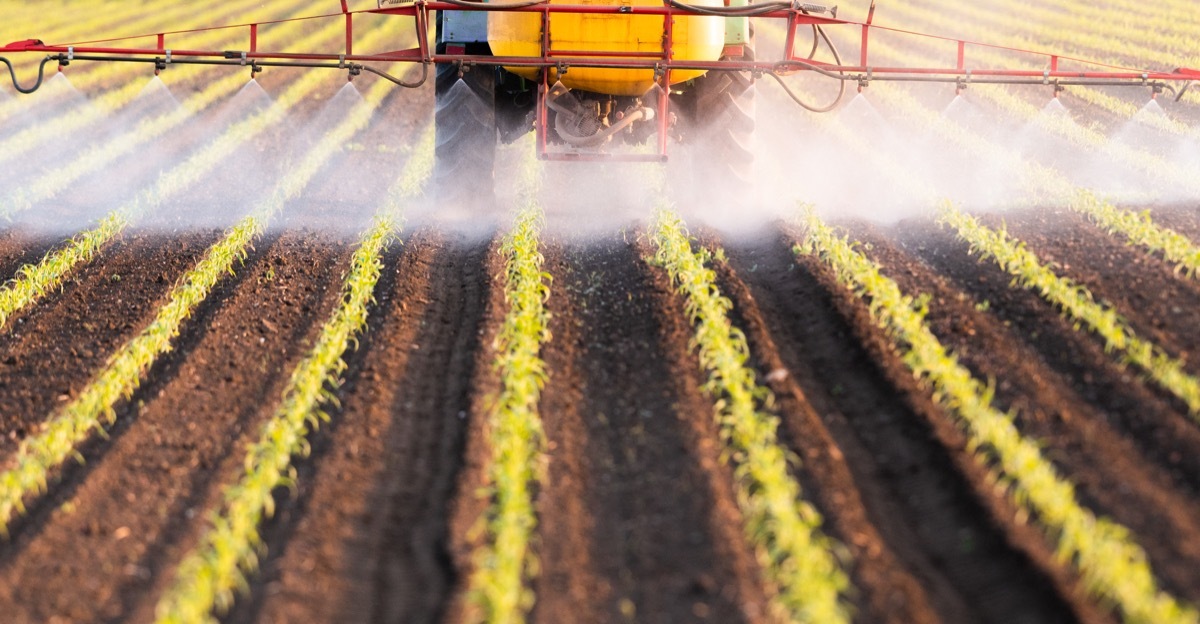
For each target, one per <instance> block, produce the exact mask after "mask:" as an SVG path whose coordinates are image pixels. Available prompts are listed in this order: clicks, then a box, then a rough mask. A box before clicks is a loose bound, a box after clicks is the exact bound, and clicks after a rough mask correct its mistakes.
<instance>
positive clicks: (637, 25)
mask: <svg viewBox="0 0 1200 624" xmlns="http://www.w3.org/2000/svg"><path fill="white" fill-rule="evenodd" d="M550 3H551V4H568V5H598V6H606V5H607V6H655V7H660V6H663V4H662V0H550ZM690 4H698V5H701V6H724V2H723V1H722V0H697V1H694V2H691V3H690ZM541 41H542V16H541V14H540V13H523V12H516V11H513V12H508V11H493V12H490V13H488V44H489V45H491V48H492V54H494V55H496V56H529V57H534V58H538V57H540V56H541ZM550 46H551V49H553V50H570V51H582V50H586V51H589V52H597V51H603V52H643V53H645V55H646V57H645V58H659V57H661V55H662V49H663V18H662V16H661V15H589V14H581V13H554V14H552V15H551V16H550ZM724 47H725V23H724V19H723V18H720V17H707V16H703V17H702V16H694V15H689V16H682V15H681V16H676V17H675V28H674V45H673V49H674V52H675V54H674V58H675V60H677V61H683V60H687V61H715V60H717V59H719V58H720V56H721V50H722V49H724ZM506 69H508V70H509V71H511V72H513V73H515V74H518V75H521V76H524V77H526V78H529V79H536V78H537V72H538V70H537V69H533V68H527V67H526V68H522V67H508V68H506ZM703 73H704V72H703V71H690V70H689V71H682V70H676V71H673V72H671V83H672V84H674V83H678V82H683V81H685V80H691V79H693V78H696V77H698V76H700V75H702V74H703ZM555 74H556V72H554V71H553V70H552V71H551V82H553V81H554V80H555V78H557V76H556V75H555ZM562 82H563V84H564V85H566V86H567V87H568V88H571V89H582V90H584V91H592V92H595V93H604V94H608V95H633V96H637V95H642V94H644V93H646V91H649V90H650V88H651V87H653V86H654V71H653V70H649V69H601V68H591V67H570V68H569V69H568V71H567V73H566V75H564V76H562Z"/></svg>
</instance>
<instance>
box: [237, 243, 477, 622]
mask: <svg viewBox="0 0 1200 624" xmlns="http://www.w3.org/2000/svg"><path fill="white" fill-rule="evenodd" d="M488 249H489V245H488V241H486V240H474V241H468V240H464V239H461V238H459V237H456V236H454V235H447V234H445V233H439V232H433V231H429V230H423V231H419V232H417V233H416V234H415V235H414V236H412V237H411V238H408V239H407V240H406V241H405V243H404V245H403V247H402V248H400V250H399V251H398V253H394V254H390V255H389V257H388V259H387V265H386V266H388V267H393V268H392V269H391V270H388V271H386V272H385V274H384V277H383V279H381V281H380V284H379V286H378V288H377V289H376V290H377V292H378V293H379V294H378V296H377V299H378V306H377V308H376V309H374V310H373V311H372V317H371V319H370V320H369V325H368V330H367V331H366V332H365V333H364V335H363V338H362V340H361V341H360V345H359V349H358V350H357V352H355V353H351V354H348V363H349V369H348V371H347V373H346V384H345V385H344V386H343V389H342V391H341V392H340V393H339V395H340V397H341V403H342V407H341V408H340V409H336V410H333V411H331V414H332V425H331V426H330V428H329V429H328V430H326V431H323V433H322V434H321V435H319V436H318V438H317V440H316V442H315V444H314V453H313V455H312V457H311V458H310V459H309V460H307V461H306V462H304V464H303V465H302V467H301V475H300V482H299V490H298V492H297V495H296V496H295V497H294V499H295V502H294V503H293V502H292V501H291V499H289V501H288V502H286V503H285V504H284V505H283V506H282V507H281V509H280V513H279V515H278V516H277V519H276V520H275V521H273V522H271V523H270V524H269V525H268V528H267V533H266V535H267V545H268V549H269V550H268V552H269V553H270V556H269V558H268V559H266V560H265V561H264V562H263V573H262V574H261V576H260V577H259V578H258V579H257V580H256V581H255V584H254V586H253V593H252V598H251V599H250V600H247V601H245V603H244V605H243V606H241V607H239V608H238V609H237V610H236V612H235V613H234V614H232V616H231V618H229V620H230V621H233V622H240V621H246V622H249V621H259V622H296V621H316V622H334V621H337V622H370V621H388V622H394V621H403V622H436V621H438V620H439V616H440V614H441V613H442V611H443V610H444V609H445V607H446V601H447V599H448V592H449V590H450V588H451V587H452V586H453V584H454V581H455V570H454V569H453V568H452V567H451V566H450V562H449V558H448V554H447V550H446V548H447V546H446V544H447V536H446V527H447V516H448V506H449V504H450V501H451V498H452V496H453V495H454V493H455V492H454V484H455V478H456V477H457V473H458V469H459V466H460V464H461V461H462V460H461V458H462V447H463V441H464V440H465V436H466V430H467V428H468V427H469V426H471V422H470V421H468V420H467V418H466V415H467V414H468V413H469V412H470V410H471V405H470V396H471V392H470V387H469V385H468V384H469V382H470V380H471V379H473V377H474V370H473V367H474V366H475V363H476V360H475V354H476V352H477V351H478V350H479V326H480V323H481V321H482V318H483V311H484V305H485V303H486V293H487V291H488V281H489V275H488V274H487V273H486V272H485V270H484V265H485V257H486V254H487V253H488ZM314 466H315V467H314Z"/></svg>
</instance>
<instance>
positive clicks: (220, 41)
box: [0, 0, 338, 213]
mask: <svg viewBox="0 0 1200 624" xmlns="http://www.w3.org/2000/svg"><path fill="white" fill-rule="evenodd" d="M283 1H285V0H276V3H277V4H279V3H282V2H283ZM300 25H301V23H291V24H287V25H286V26H287V30H288V31H289V32H288V33H287V34H286V35H284V36H291V35H292V34H293V33H298V32H300V30H301V29H300ZM337 30H338V28H337V26H336V25H334V27H333V28H332V29H327V31H326V32H327V33H328V37H327V38H328V39H329V40H333V39H334V38H335V36H336V34H337V32H336V31H337ZM280 31H282V29H280ZM280 31H276V32H273V33H272V35H273V36H276V37H278V36H279V35H280V34H282V33H281V32H280ZM194 38H195V39H196V41H195V45H196V46H201V47H203V48H206V49H214V50H220V49H225V48H228V47H233V46H234V45H236V44H237V43H239V42H240V41H241V40H242V39H244V35H243V34H241V33H238V34H236V35H235V34H233V33H231V32H229V31H223V30H216V31H211V32H207V33H202V34H200V35H197V36H195V37H194ZM320 41H321V39H314V38H312V37H309V38H307V40H306V41H305V42H304V44H302V45H312V44H314V43H319V42H320ZM117 65H120V64H119V63H118V64H117ZM144 67H145V66H143V65H136V64H129V65H125V68H126V69H128V70H131V71H126V72H124V73H123V75H120V76H102V77H101V78H103V79H105V80H107V81H109V83H110V84H112V83H116V84H121V85H123V86H121V87H118V88H116V89H113V90H111V91H108V92H106V93H104V94H103V95H101V96H99V97H97V98H95V99H94V100H92V101H90V102H89V104H90V105H89V106H77V107H71V108H70V109H69V110H66V111H63V113H62V114H61V115H58V116H50V117H49V118H47V119H43V120H41V122H40V123H36V124H32V125H30V126H29V127H27V128H24V129H22V130H20V131H19V132H16V133H14V134H12V135H10V136H7V137H4V138H3V139H2V140H0V163H3V162H8V161H12V160H16V159H17V158H20V157H21V156H24V155H25V154H27V153H29V152H31V151H33V150H34V149H35V148H37V147H39V146H41V145H44V144H46V143H47V142H49V141H52V140H54V139H56V138H58V137H63V136H71V135H72V134H75V133H78V132H79V131H80V130H82V129H85V128H89V127H92V126H94V125H95V124H96V123H98V122H103V120H104V119H105V118H106V117H108V116H109V115H111V114H112V113H113V112H114V111H116V110H118V109H120V108H121V107H122V106H125V105H126V104H129V103H130V102H132V101H133V100H134V98H135V97H137V96H138V94H139V93H141V92H142V89H143V88H144V84H145V83H144V82H143V81H141V80H134V79H133V78H134V76H135V74H134V72H133V71H132V70H136V69H139V68H140V69H142V70H143V71H144ZM202 70H203V71H198V72H194V73H195V74H196V77H197V78H203V77H204V76H206V75H208V74H212V73H215V72H216V71H219V70H224V71H225V72H226V73H228V74H229V76H227V77H226V78H225V79H223V80H221V81H220V82H221V83H223V84H222V87H223V88H220V89H218V88H215V85H212V86H209V87H207V88H206V89H205V91H206V92H209V93H215V94H219V95H222V96H223V95H225V94H227V93H231V92H232V91H233V89H234V88H235V87H234V86H231V85H230V84H229V82H230V80H229V78H236V77H237V75H236V74H233V73H231V72H228V70H226V69H225V68H220V67H218V66H215V65H206V66H202ZM242 82H244V80H243V81H242ZM214 99H216V98H215V97H211V96H210V97H208V98H202V97H198V96H193V97H191V98H189V102H190V101H193V100H194V101H195V102H194V103H186V102H185V103H184V104H183V106H181V107H180V108H179V109H176V110H175V111H173V112H172V113H170V114H169V115H166V116H164V117H177V118H179V121H174V122H168V123H166V124H164V123H162V122H157V123H148V122H141V123H139V124H138V126H137V127H136V128H134V129H133V130H132V131H130V132H128V133H126V134H125V135H124V136H123V137H122V139H125V140H129V138H134V141H135V144H140V143H142V142H145V141H149V140H150V139H152V138H154V137H157V136H160V135H161V134H162V133H163V132H164V131H165V130H157V129H156V128H155V126H163V127H165V129H170V128H173V127H176V126H178V125H179V124H180V123H182V120H183V119H187V118H188V117H189V116H190V115H192V114H194V113H196V112H198V111H199V110H201V109H202V108H203V107H204V105H207V104H208V103H211V102H212V101H213V100H214ZM197 104H199V106H197ZM147 126H150V127H149V128H147ZM137 139H140V140H137ZM131 149H132V147H126V146H123V145H120V146H114V145H108V144H106V145H101V146H97V147H96V148H94V149H93V150H92V152H91V153H90V154H83V155H81V156H80V157H79V159H78V160H80V161H83V162H88V163H92V162H98V163H100V165H97V166H93V167H91V168H82V170H81V168H80V167H79V166H77V165H76V166H72V167H64V168H61V169H58V170H55V171H54V173H53V175H51V176H46V177H45V178H50V179H54V178H58V177H62V175H63V174H69V175H68V176H66V177H68V178H69V179H70V180H71V181H73V180H75V179H78V178H79V177H81V176H82V175H84V174H85V173H89V172H91V171H94V170H96V168H97V167H98V166H102V165H103V164H107V163H109V162H112V161H113V160H114V159H116V158H118V157H120V156H121V155H123V154H127V153H129V151H131ZM45 178H43V179H41V180H38V181H37V182H36V183H34V185H35V186H41V187H44V186H46V185H47V182H46V179H45ZM66 184H67V183H66V182H60V183H59V186H58V187H57V188H59V189H61V188H64V187H65V185H66ZM52 188H53V187H52ZM31 194H32V195H34V196H35V197H37V196H45V194H46V191H45V190H43V189H39V191H37V192H34V193H31ZM18 197H19V196H18ZM5 203H6V204H7V203H8V202H7V201H6V202H5ZM13 209H14V208H11V207H8V206H4V207H2V208H0V210H3V211H5V212H6V213H7V212H10V211H11V210H13Z"/></svg>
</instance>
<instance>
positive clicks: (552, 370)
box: [532, 235, 762, 623]
mask: <svg viewBox="0 0 1200 624" xmlns="http://www.w3.org/2000/svg"><path fill="white" fill-rule="evenodd" d="M547 267H548V269H549V270H550V272H551V274H552V275H553V277H554V280H553V285H554V291H555V295H554V296H552V297H551V298H550V301H549V306H550V311H551V314H552V315H553V317H552V321H551V332H552V333H553V336H554V337H553V339H552V340H551V341H550V343H549V344H548V345H547V347H546V349H545V350H544V357H545V359H546V362H547V366H548V372H549V375H550V382H549V383H548V384H547V387H546V392H545V394H544V397H543V400H542V406H541V411H542V417H543V419H544V421H545V426H546V434H547V438H548V441H549V447H550V450H549V457H550V461H549V473H548V479H547V483H546V485H545V486H544V487H543V488H542V489H541V492H540V498H539V504H540V510H541V512H542V516H541V532H540V534H539V543H540V544H541V549H540V550H541V559H542V572H541V575H540V576H539V577H538V579H537V582H536V586H535V589H536V593H537V597H538V601H537V603H536V606H535V608H534V612H533V617H532V620H533V621H536V622H547V623H549V622H566V621H572V622H580V623H584V622H625V621H644V622H699V621H716V622H751V621H760V620H761V619H762V618H761V611H760V609H761V603H760V602H758V601H760V600H761V591H762V590H761V589H760V588H758V586H757V585H758V583H759V581H758V579H757V578H756V577H755V576H754V575H755V574H757V568H755V567H754V566H753V565H750V562H749V561H748V560H747V556H746V555H747V553H746V552H745V547H744V546H743V542H744V538H743V537H742V533H741V526H740V523H739V522H736V521H733V520H736V517H735V516H732V515H730V514H728V513H727V511H728V509H729V506H730V504H731V502H732V501H730V500H728V499H726V500H719V499H718V497H720V496H722V495H723V494H726V493H727V490H728V485H724V484H722V485H719V486H717V487H716V491H714V484H715V483H717V482H719V481H720V480H722V479H730V478H731V477H730V475H729V473H728V470H727V469H726V467H725V466H722V465H720V464H718V463H717V462H715V461H713V460H714V457H713V455H712V454H713V452H714V451H715V449H714V446H713V443H714V442H715V440H714V439H705V438H704V437H702V436H701V435H697V434H699V433H701V431H702V430H700V429H698V427H697V426H696V425H695V424H693V423H691V422H689V421H694V420H698V419H704V420H709V421H711V419H712V402H711V400H709V399H707V398H706V397H705V396H704V395H703V394H702V393H700V392H698V387H697V373H696V370H697V367H696V363H695V360H694V356H693V355H692V354H691V352H690V351H689V349H688V340H689V338H690V328H689V327H688V326H687V325H686V323H683V322H675V321H678V320H680V319H684V317H682V316H677V317H672V316H671V315H676V314H680V310H678V308H677V306H675V305H672V304H670V303H669V302H670V301H671V299H672V298H673V295H672V294H671V293H669V292H664V291H662V290H661V289H660V288H658V285H656V284H655V280H654V277H653V276H652V275H651V274H650V270H649V268H648V267H647V266H646V265H645V263H644V262H643V260H642V258H641V257H640V256H639V254H638V253H637V251H636V250H635V249H634V248H633V247H632V246H631V245H630V244H628V243H626V242H624V241H623V240H621V239H620V238H618V237H616V236H615V235H614V236H613V237H612V238H605V239H601V240H595V241H588V242H565V243H555V244H552V245H551V246H550V249H549V250H548V251H547ZM714 469H715V470H714Z"/></svg>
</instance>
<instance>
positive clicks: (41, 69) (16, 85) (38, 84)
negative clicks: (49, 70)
mask: <svg viewBox="0 0 1200 624" xmlns="http://www.w3.org/2000/svg"><path fill="white" fill-rule="evenodd" d="M54 60H58V58H57V57H54V56H47V57H46V58H44V59H42V64H41V65H38V77H37V82H35V83H33V86H32V87H30V88H28V89H25V88H22V87H21V85H20V83H18V82H17V70H15V69H13V64H12V63H11V62H9V60H8V59H6V58H4V57H3V56H0V61H3V62H4V64H5V65H8V75H9V76H11V77H12V83H13V87H14V88H15V89H16V90H17V91H19V92H21V93H24V94H25V95H29V94H30V93H33V92H34V91H37V90H38V88H40V87H41V86H42V77H43V76H45V75H46V63H49V62H50V61H54Z"/></svg>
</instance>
